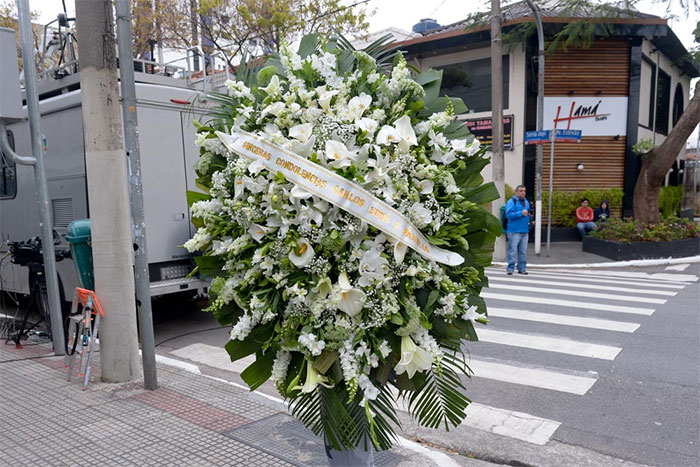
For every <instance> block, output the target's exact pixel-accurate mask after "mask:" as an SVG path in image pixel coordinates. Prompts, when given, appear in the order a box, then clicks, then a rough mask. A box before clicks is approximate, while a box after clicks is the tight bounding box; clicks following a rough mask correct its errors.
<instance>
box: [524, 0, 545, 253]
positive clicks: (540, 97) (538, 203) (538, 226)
mask: <svg viewBox="0 0 700 467" xmlns="http://www.w3.org/2000/svg"><path fill="white" fill-rule="evenodd" d="M526 2H527V4H528V5H529V6H530V9H531V10H532V13H533V14H534V15H535V24H536V25H537V45H538V47H537V131H542V130H544V128H543V127H544V31H543V29H542V18H541V17H540V10H539V9H538V8H537V6H536V5H535V2H534V1H533V0H526ZM542 149H543V148H542V143H538V144H537V177H536V178H537V187H536V191H537V192H536V193H535V254H536V255H539V254H540V248H541V246H542Z"/></svg>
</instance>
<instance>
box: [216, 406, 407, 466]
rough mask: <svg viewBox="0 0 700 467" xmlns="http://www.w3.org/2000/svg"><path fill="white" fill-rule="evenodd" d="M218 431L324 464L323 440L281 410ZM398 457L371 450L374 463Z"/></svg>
mask: <svg viewBox="0 0 700 467" xmlns="http://www.w3.org/2000/svg"><path fill="white" fill-rule="evenodd" d="M221 434H222V435H224V436H227V437H229V438H232V439H235V440H236V441H239V442H241V443H244V444H247V445H248V446H251V447H253V448H255V449H259V450H261V451H264V452H266V453H268V454H270V455H273V456H275V457H277V458H279V459H281V460H284V461H286V462H289V463H290V464H293V465H296V466H299V467H317V466H319V467H321V466H323V467H326V466H328V461H327V459H326V449H325V447H324V444H323V440H322V439H321V438H320V437H318V436H315V435H314V434H313V433H312V432H311V431H310V430H309V429H308V428H306V427H305V426H304V425H303V424H302V423H301V422H299V421H298V420H296V419H294V418H292V417H290V416H289V415H286V414H284V413H278V414H275V415H270V416H269V417H265V418H263V419H261V420H258V421H255V422H252V423H248V424H247V425H244V426H242V427H239V428H234V429H233V430H229V431H225V432H223V433H221ZM402 460H405V457H404V456H402V455H400V454H397V453H396V452H393V451H381V452H375V453H374V465H375V466H376V467H391V466H394V465H396V464H398V463H399V462H401V461H402Z"/></svg>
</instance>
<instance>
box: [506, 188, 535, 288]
mask: <svg viewBox="0 0 700 467" xmlns="http://www.w3.org/2000/svg"><path fill="white" fill-rule="evenodd" d="M506 218H507V219H508V229H507V235H508V268H507V269H506V273H507V274H508V275H511V274H513V270H514V269H515V254H516V251H517V254H518V273H520V274H527V239H528V232H529V230H530V202H529V201H528V200H526V199H525V187H524V186H523V185H518V186H517V187H516V188H515V196H513V197H512V198H511V199H509V200H508V203H506Z"/></svg>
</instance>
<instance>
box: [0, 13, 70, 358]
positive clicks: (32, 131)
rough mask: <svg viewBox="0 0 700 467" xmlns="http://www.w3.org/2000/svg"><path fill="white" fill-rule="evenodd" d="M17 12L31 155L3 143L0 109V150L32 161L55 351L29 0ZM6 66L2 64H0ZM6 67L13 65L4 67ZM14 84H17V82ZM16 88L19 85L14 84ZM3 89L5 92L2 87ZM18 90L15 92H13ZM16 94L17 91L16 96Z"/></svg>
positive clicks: (55, 303)
mask: <svg viewBox="0 0 700 467" xmlns="http://www.w3.org/2000/svg"><path fill="white" fill-rule="evenodd" d="M17 14H18V23H19V40H20V45H21V47H22V66H23V70H24V86H25V91H26V98H27V114H28V116H29V135H30V138H31V145H32V156H31V157H22V156H19V155H17V154H15V153H14V151H13V150H12V148H10V147H9V144H6V143H7V130H6V128H5V123H4V121H2V120H3V119H2V117H3V115H2V112H0V134H2V138H1V139H2V143H0V147H1V148H2V149H3V152H4V153H5V154H6V155H7V156H8V158H10V159H11V160H14V161H15V163H19V164H24V165H32V166H33V168H34V187H35V190H36V201H37V205H38V208H39V227H40V230H41V250H42V254H43V257H44V274H45V277H46V292H47V298H48V302H49V303H48V304H49V315H50V317H51V336H52V339H53V348H54V352H55V354H56V355H63V354H65V343H64V337H63V336H64V333H63V313H62V312H61V297H60V292H59V290H58V272H57V270H56V256H55V251H54V247H53V224H52V222H51V210H50V206H51V204H50V201H49V189H48V185H47V184H46V171H45V169H44V152H43V151H42V147H41V109H40V108H39V90H38V87H37V81H36V62H35V61H34V41H33V39H32V23H31V10H30V9H29V0H18V2H17ZM2 66H6V65H2ZM8 68H9V69H10V70H12V68H14V70H15V71H16V70H17V68H16V65H12V67H8ZM15 86H19V83H17V84H16V85H15ZM17 90H18V91H19V89H18V88H17ZM3 92H6V91H5V90H3ZM17 94H19V92H18V93H17ZM17 97H18V98H19V95H18V96H17Z"/></svg>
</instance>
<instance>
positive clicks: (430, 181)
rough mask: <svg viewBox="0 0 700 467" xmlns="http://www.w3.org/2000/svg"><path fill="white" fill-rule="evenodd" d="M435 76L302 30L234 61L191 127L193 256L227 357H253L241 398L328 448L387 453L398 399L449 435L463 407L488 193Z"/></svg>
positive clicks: (475, 149)
mask: <svg viewBox="0 0 700 467" xmlns="http://www.w3.org/2000/svg"><path fill="white" fill-rule="evenodd" d="M441 78H442V72H440V71H436V70H429V71H426V72H423V73H418V72H417V70H415V69H412V68H411V67H410V66H409V65H408V64H407V63H406V61H405V60H404V58H403V56H402V55H401V54H400V53H398V52H396V51H395V50H393V49H391V47H388V46H387V40H386V39H385V38H384V39H381V40H379V41H377V42H375V43H374V44H372V45H370V46H369V47H368V48H366V49H365V50H363V51H358V50H355V49H354V48H353V47H352V45H350V43H349V42H348V41H347V40H345V39H344V38H342V37H337V38H332V39H324V38H321V37H319V36H317V35H309V36H306V37H304V39H303V40H302V42H301V45H300V47H299V50H298V51H297V52H294V51H292V50H291V48H290V47H289V46H288V45H286V44H283V46H282V48H281V51H280V52H279V54H277V55H275V56H272V57H269V58H268V59H267V60H266V61H265V62H264V63H261V62H260V61H259V60H257V61H256V60H252V61H247V62H246V61H243V62H242V63H241V65H240V67H239V69H238V71H237V75H236V80H235V81H233V80H231V81H228V82H227V83H226V87H227V92H226V93H221V94H216V93H211V94H209V95H208V96H207V99H208V100H209V101H210V102H214V103H215V104H216V105H215V106H214V107H213V108H212V110H211V113H210V114H209V115H208V116H207V117H206V118H205V119H203V121H202V122H201V123H197V129H198V138H197V144H198V145H199V147H200V159H199V161H198V164H197V166H196V173H197V176H198V186H199V187H200V188H201V190H202V191H203V193H202V192H190V193H189V194H188V198H189V201H190V204H191V213H192V218H193V222H194V224H195V226H196V227H197V232H196V234H195V235H194V237H193V238H192V239H191V240H189V241H188V242H187V243H186V244H185V247H186V248H187V249H188V250H189V251H190V252H201V255H199V256H197V257H196V262H197V271H198V272H199V273H200V274H202V275H204V276H209V277H210V278H212V282H211V288H210V299H211V302H210V306H209V308H208V310H209V311H211V312H212V313H213V314H214V315H215V317H216V318H217V319H218V320H219V322H220V323H221V324H222V325H226V326H231V337H230V340H229V342H228V343H227V344H226V350H227V351H228V353H229V354H230V356H231V359H232V360H234V361H235V360H238V359H241V358H244V357H246V356H248V355H255V361H254V363H252V364H250V366H248V367H247V369H246V370H245V371H243V373H242V374H241V377H242V378H243V379H244V380H245V381H246V382H247V383H248V385H249V386H250V388H251V389H255V388H257V387H259V386H260V385H262V384H263V383H265V382H266V381H268V380H271V381H272V382H273V383H274V384H275V385H276V387H277V389H278V390H279V392H280V394H281V395H282V396H284V397H285V398H286V399H287V400H289V402H290V406H291V411H292V413H293V414H294V415H295V416H296V417H298V418H299V420H301V421H302V422H303V423H304V424H305V425H306V426H308V427H309V428H310V429H312V430H313V431H314V432H315V433H316V434H322V435H323V436H324V438H325V440H326V442H327V444H329V445H330V446H331V447H332V448H334V449H337V450H345V449H353V448H354V447H355V446H357V445H358V444H359V443H360V442H362V441H363V440H364V442H371V443H372V444H373V445H374V447H375V448H377V449H387V448H389V447H390V446H391V443H392V439H393V438H394V437H395V434H394V426H398V425H399V422H398V419H397V416H396V410H397V408H396V407H397V404H398V403H399V402H403V403H404V404H405V407H406V408H407V410H408V411H409V412H410V413H411V414H412V416H413V417H415V419H416V420H417V421H418V422H419V423H420V424H422V425H424V426H428V427H432V428H437V427H439V426H442V427H445V428H446V429H449V428H450V427H451V426H455V425H459V424H460V423H461V421H462V420H463V419H464V417H465V409H466V407H467V405H468V404H469V402H470V400H469V399H468V397H467V395H466V394H465V392H466V388H465V385H464V384H465V381H466V378H467V377H468V376H469V375H470V374H471V372H470V369H469V367H468V365H467V362H466V359H465V357H464V353H463V346H464V345H465V341H466V340H476V339H477V335H476V332H475V327H474V326H475V323H477V322H480V323H486V322H487V318H486V308H485V305H484V301H483V299H482V298H480V296H479V292H480V290H481V288H482V287H483V286H485V285H486V279H485V276H484V267H485V266H487V265H488V264H490V262H491V256H492V252H493V244H494V240H495V238H496V236H497V235H498V234H499V233H500V225H499V221H498V219H496V218H495V217H494V216H492V215H491V214H490V212H489V211H487V210H486V209H485V208H484V205H485V204H487V203H489V202H490V201H492V200H494V199H496V198H497V197H498V192H497V190H496V189H495V187H494V186H493V184H484V183H483V178H482V177H481V175H480V172H481V170H482V169H483V168H484V167H485V166H486V165H487V164H488V159H487V158H485V148H482V147H480V146H479V142H478V140H476V139H475V138H474V137H473V136H472V135H470V134H469V132H468V130H467V129H466V128H465V126H464V125H463V124H462V123H461V122H460V121H459V120H458V119H457V118H456V116H457V115H458V114H459V113H462V112H465V111H466V107H465V105H464V104H463V103H462V101H461V100H459V99H454V98H449V97H440V95H439V91H440V82H441ZM400 400H401V401H400Z"/></svg>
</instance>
